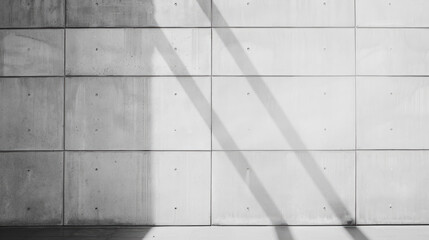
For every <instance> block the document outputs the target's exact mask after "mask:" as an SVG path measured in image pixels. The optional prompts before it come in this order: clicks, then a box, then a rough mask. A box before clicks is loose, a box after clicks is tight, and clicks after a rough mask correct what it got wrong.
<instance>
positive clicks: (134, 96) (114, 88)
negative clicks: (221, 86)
mask: <svg viewBox="0 0 429 240" xmlns="http://www.w3.org/2000/svg"><path fill="white" fill-rule="evenodd" d="M190 84H191V85H195V87H196V89H191V90H190V89H187V91H185V89H184V88H183V85H184V86H188V85H190ZM66 91H67V93H66V149H79V150H142V149H144V150H209V149H210V116H211V115H210V78H208V77H198V78H186V77H179V78H175V77H156V78H143V77H141V78H123V77H122V78H115V77H109V78H97V77H94V78H67V80H66ZM200 93H202V94H203V95H202V96H200V95H199V94H200ZM200 97H203V102H201V101H202V99H200ZM205 103H207V104H205ZM201 104H205V105H204V106H205V109H202V111H203V112H200V111H198V109H197V108H196V107H195V105H197V106H198V105H201ZM200 110H201V109H200Z"/></svg>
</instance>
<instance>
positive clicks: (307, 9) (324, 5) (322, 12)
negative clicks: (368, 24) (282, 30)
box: [213, 0, 354, 27]
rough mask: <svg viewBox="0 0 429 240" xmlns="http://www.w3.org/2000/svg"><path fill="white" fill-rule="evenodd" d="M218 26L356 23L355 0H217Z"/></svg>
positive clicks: (215, 20)
mask: <svg viewBox="0 0 429 240" xmlns="http://www.w3.org/2000/svg"><path fill="white" fill-rule="evenodd" d="M213 25H214V26H237V27H238V26H239V27H273V26H275V27H282V26H298V27H299V26H302V27H339V26H349V27H353V26H354V1H353V0H324V1H315V0H263V1H258V0H247V1H237V0H235V1H234V0H213Z"/></svg>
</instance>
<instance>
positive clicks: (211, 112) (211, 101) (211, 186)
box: [210, 0, 213, 226]
mask: <svg viewBox="0 0 429 240" xmlns="http://www.w3.org/2000/svg"><path fill="white" fill-rule="evenodd" d="M212 225H213V0H211V1H210V226H212Z"/></svg>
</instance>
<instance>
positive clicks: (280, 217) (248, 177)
mask: <svg viewBox="0 0 429 240" xmlns="http://www.w3.org/2000/svg"><path fill="white" fill-rule="evenodd" d="M354 166H355V161H354V152H352V151H339V152H331V151H322V152H305V151H302V152H293V151H286V152H282V151H262V152H253V151H244V152H240V151H230V152H213V223H214V224H221V225H229V224H235V225H278V224H289V225H307V224H308V225H330V224H344V225H347V224H352V223H353V222H354V192H355V191H354Z"/></svg>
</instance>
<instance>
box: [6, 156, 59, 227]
mask: <svg viewBox="0 0 429 240" xmlns="http://www.w3.org/2000/svg"><path fill="white" fill-rule="evenodd" d="M0 193H1V195H0V225H8V226H11V225H58V224H61V223H62V206H63V153H62V152H2V153H0Z"/></svg>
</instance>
